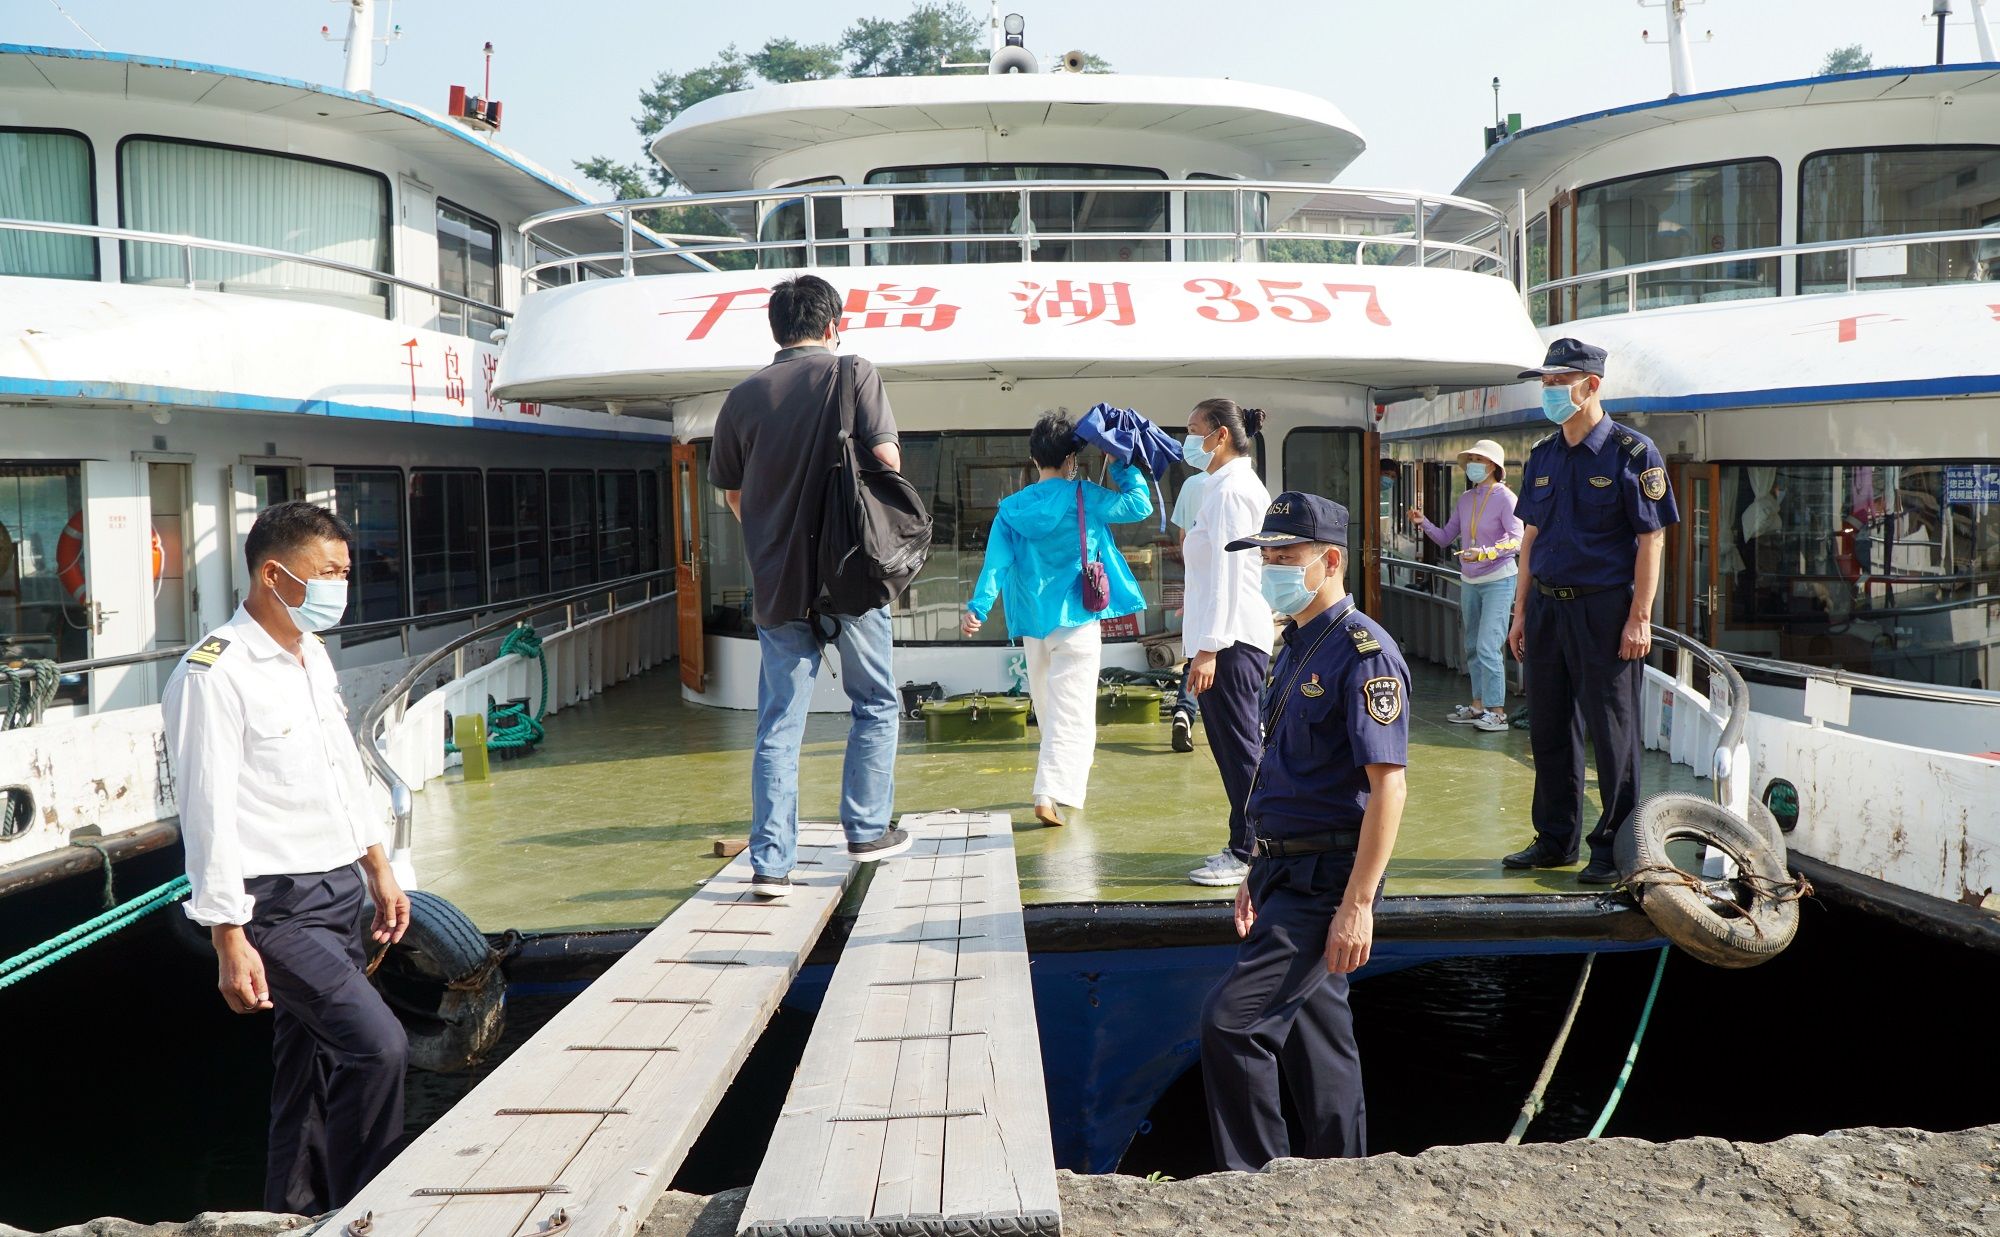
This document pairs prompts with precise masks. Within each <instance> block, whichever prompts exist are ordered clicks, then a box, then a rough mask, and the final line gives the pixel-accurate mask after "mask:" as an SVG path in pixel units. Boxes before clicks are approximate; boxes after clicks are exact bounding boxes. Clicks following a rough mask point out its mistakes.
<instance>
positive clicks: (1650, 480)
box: [1639, 468, 1667, 502]
mask: <svg viewBox="0 0 2000 1237" xmlns="http://www.w3.org/2000/svg"><path fill="white" fill-rule="evenodd" d="M1639 488H1640V489H1642V490H1644V491H1645V492H1646V498H1647V499H1648V501H1651V502H1659V501H1660V500H1661V499H1662V498H1665V497H1666V496H1667V470H1666V469H1664V468H1648V469H1647V470H1646V471H1645V472H1642V473H1640V474H1639Z"/></svg>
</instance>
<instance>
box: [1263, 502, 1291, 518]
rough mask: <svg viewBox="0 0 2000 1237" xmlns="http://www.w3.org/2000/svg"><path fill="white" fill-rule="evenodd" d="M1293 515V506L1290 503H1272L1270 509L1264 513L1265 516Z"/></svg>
mask: <svg viewBox="0 0 2000 1237" xmlns="http://www.w3.org/2000/svg"><path fill="white" fill-rule="evenodd" d="M1291 513H1292V504H1291V503H1290V502H1288V501H1280V502H1275V503H1272V504H1271V506H1270V509H1269V510H1267V511H1266V512H1264V514H1265V515H1290V514H1291Z"/></svg>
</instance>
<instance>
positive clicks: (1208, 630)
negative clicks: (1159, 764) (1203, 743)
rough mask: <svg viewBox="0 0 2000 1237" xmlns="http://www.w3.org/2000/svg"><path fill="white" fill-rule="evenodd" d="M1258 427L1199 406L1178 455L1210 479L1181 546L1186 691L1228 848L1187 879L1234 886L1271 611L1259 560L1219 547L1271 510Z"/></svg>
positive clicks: (1239, 872) (1256, 747) (1259, 416)
mask: <svg viewBox="0 0 2000 1237" xmlns="http://www.w3.org/2000/svg"><path fill="white" fill-rule="evenodd" d="M1263 426H1264V410H1263V409H1261V408H1242V407H1238V406H1237V404H1236V402H1235V401H1234V400H1227V399H1210V400H1203V401H1202V402H1201V403H1199V404H1196V405H1195V407H1194V411H1193V412H1191V413H1189V414H1188V424H1187V431H1188V432H1187V437H1186V439H1184V440H1183V441H1182V443H1181V458H1183V459H1185V460H1186V461H1187V462H1188V463H1189V464H1191V465H1192V466H1194V467H1196V468H1200V469H1202V470H1203V471H1205V472H1206V473H1207V474H1208V486H1207V492H1206V493H1205V494H1203V495H1202V500H1201V513H1200V514H1199V515H1198V516H1196V517H1195V522H1194V527H1193V528H1191V529H1189V530H1188V535H1187V542H1186V544H1185V545H1184V547H1183V549H1182V555H1183V557H1184V558H1185V560H1186V564H1187V584H1186V590H1187V597H1186V602H1185V608H1186V613H1185V616H1184V617H1183V619H1182V621H1181V643H1182V645H1183V646H1184V647H1185V648H1186V650H1187V655H1188V669H1187V692H1188V695H1190V696H1194V697H1197V698H1198V699H1199V700H1200V703H1201V727H1202V730H1203V732H1204V733H1206V734H1207V736H1208V750H1209V751H1211V752H1213V753H1214V754H1215V764H1216V768H1217V769H1219V770H1220V771H1221V773H1222V788H1223V790H1224V791H1225V792H1226V793H1227V794H1228V796H1229V839H1228V842H1227V844H1225V845H1224V846H1223V848H1222V849H1221V850H1220V851H1218V852H1217V853H1216V854H1213V855H1210V856H1209V857H1208V859H1207V861H1206V862H1204V863H1203V864H1202V866H1200V867H1198V868H1196V869H1195V870H1194V871H1192V872H1190V873H1188V879H1189V880H1191V881H1193V882H1194V883H1195V884H1197V885H1214V886H1221V887H1228V886H1231V885H1237V884H1240V883H1241V882H1242V880H1243V878H1244V876H1246V875H1247V874H1248V873H1249V871H1250V850H1251V841H1252V839H1251V837H1250V828H1249V825H1248V824H1247V823H1246V822H1245V821H1244V818H1243V805H1244V803H1245V802H1246V801H1247V800H1248V799H1249V797H1250V781H1251V778H1252V777H1253V776H1254V775H1255V774H1256V771H1257V759H1258V757H1259V756H1260V755H1261V754H1262V752H1263V736H1262V732H1261V726H1260V722H1259V718H1258V710H1257V702H1258V698H1259V696H1260V694H1261V693H1262V691H1263V688H1264V676H1265V675H1266V674H1267V673H1268V672H1269V670H1270V665H1271V607H1270V606H1269V605H1268V604H1266V603H1265V601H1264V594H1263V589H1262V577H1263V570H1264V569H1263V565H1262V563H1261V562H1260V561H1259V560H1258V557H1257V555H1255V554H1231V553H1229V552H1228V551H1227V550H1226V549H1224V548H1223V547H1225V546H1227V545H1228V544H1229V543H1230V542H1232V541H1235V540H1237V539H1238V538H1241V537H1247V536H1249V535H1250V534H1252V533H1254V532H1256V531H1257V530H1258V529H1260V528H1262V527H1263V524H1264V512H1265V509H1266V508H1268V507H1269V506H1270V505H1271V492H1270V491H1269V490H1267V489H1265V488H1264V483H1263V482H1262V481H1261V480H1259V479H1258V477H1257V472H1256V469H1254V468H1253V467H1251V462H1250V454H1249V453H1250V450H1251V442H1252V440H1253V439H1254V438H1255V437H1256V435H1257V431H1259V430H1260V429H1262V428H1263Z"/></svg>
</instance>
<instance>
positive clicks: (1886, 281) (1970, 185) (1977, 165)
mask: <svg viewBox="0 0 2000 1237" xmlns="http://www.w3.org/2000/svg"><path fill="white" fill-rule="evenodd" d="M1969 228H1988V229H1992V231H1993V238H1992V239H1991V240H1966V241H1952V242H1941V243H1936V244H1929V245H1910V246H1907V247H1894V248H1881V249H1866V250H1858V251H1856V252H1855V254H1854V257H1853V260H1854V262H1855V263H1856V266H1855V282H1856V284H1857V285H1858V286H1861V287H1864V288H1928V287H1931V286H1933V285H1936V284H1946V283H1965V282H1968V281H1972V280H1981V279H2000V146H1930V147H1924V148H1921V149H1909V150H1893V149H1892V150H1839V151H1827V152H1824V153H1821V154H1816V155H1808V156H1807V157H1806V158H1805V160H1804V161H1802V162H1801V163H1800V164H1799V240H1800V241H1801V242H1803V243H1811V242H1814V241H1833V240H1850V239H1853V238H1855V237H1862V236H1898V235H1901V234H1904V233H1908V232H1952V231H1958V230H1961V229H1969ZM1848 261H1849V255H1848V254H1846V253H1814V254H1803V255H1801V256H1800V257H1799V291H1801V292H1835V291H1844V290H1845V289H1846V287H1847V264H1848Z"/></svg>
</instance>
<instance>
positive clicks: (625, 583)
mask: <svg viewBox="0 0 2000 1237" xmlns="http://www.w3.org/2000/svg"><path fill="white" fill-rule="evenodd" d="M673 575H674V572H673V570H672V569H665V570H661V571H649V572H644V573H641V574H639V575H634V576H626V577H624V578H623V579H620V580H612V581H609V582H607V583H603V584H593V585H589V586H587V587H584V588H577V589H571V590H569V591H567V592H563V593H554V594H550V595H548V596H546V597H543V598H542V599H540V600H538V601H535V602H532V603H529V604H527V605H525V606H522V607H520V608H519V609H515V610H513V611H511V612H510V613H509V614H508V615H507V616H506V617H505V618H499V619H494V620H493V621H492V622H489V623H482V624H480V625H479V626H476V627H474V628H473V629H472V630H470V631H467V632H464V633H462V634H460V635H458V636H455V637H453V638H452V639H451V640H449V641H447V642H446V643H445V644H444V645H442V646H441V647H439V648H436V649H433V650H432V651H431V652H429V653H426V654H425V655H424V656H422V657H420V658H418V659H417V661H416V662H415V663H414V664H413V665H411V666H410V668H409V669H408V670H405V671H404V672H403V676H402V677H401V678H399V679H397V680H396V681H395V682H394V683H392V684H390V686H389V688H388V689H387V690H386V691H384V692H383V693H382V694H381V695H379V696H377V697H376V698H375V699H374V701H373V702H371V703H370V704H369V706H368V707H367V708H366V709H365V710H363V711H362V714H361V720H360V721H359V722H358V723H357V724H356V725H355V727H354V733H355V737H356V738H357V739H358V740H359V741H360V742H359V744H358V746H359V747H360V748H361V758H362V760H363V761H364V762H366V764H367V765H368V768H369V771H370V772H372V773H373V774H374V775H375V776H376V777H377V778H379V779H381V782H382V784H383V785H384V786H386V787H388V788H389V809H390V811H391V812H392V813H393V814H394V815H395V821H396V830H395V841H394V846H395V849H396V851H397V852H398V853H401V852H404V851H407V850H408V849H409V846H410V832H411V821H412V817H413V815H414V811H415V804H414V801H413V798H412V796H411V793H410V788H409V786H408V785H407V784H405V782H404V781H403V779H402V777H401V776H400V775H398V774H397V772H396V771H395V769H393V768H392V767H390V764H389V758H388V756H387V754H386V753H384V752H383V751H382V748H381V745H380V743H378V742H377V735H376V731H377V729H378V728H379V727H380V726H381V724H382V719H383V717H384V716H385V715H386V714H387V713H388V712H389V710H390V709H391V708H393V707H395V705H396V703H397V702H398V701H400V700H402V699H403V698H404V697H405V696H408V695H409V694H410V692H411V690H412V689H413V688H415V687H416V685H417V684H418V683H420V682H422V681H423V678H424V676H425V675H427V674H429V673H430V672H431V671H432V670H434V669H436V668H437V666H438V665H440V664H441V663H442V662H443V661H444V659H445V658H447V657H449V658H452V659H453V671H452V673H453V676H454V677H456V676H457V675H459V674H462V673H464V669H465V664H464V657H463V653H464V650H465V649H466V647H467V646H468V645H472V644H477V643H478V642H479V641H481V640H486V639H490V638H491V637H493V636H496V635H499V634H501V633H502V632H506V631H509V630H511V629H513V628H515V627H519V626H522V625H524V624H526V623H527V622H528V620H529V619H532V618H534V617H536V616H537V615H541V614H547V613H548V612H550V611H551V610H561V611H563V630H565V631H567V630H569V629H570V628H573V627H575V626H576V624H577V612H578V609H579V605H580V603H582V602H585V601H591V600H595V599H596V598H597V597H599V596H602V597H603V598H604V608H605V612H606V613H610V612H614V611H616V610H617V608H618V596H619V594H620V593H621V592H624V591H626V590H628V589H631V588H634V587H639V586H644V588H645V596H644V597H643V598H642V599H641V600H642V601H655V600H661V599H664V598H669V597H673V596H676V595H677V593H678V590H676V589H671V588H670V589H667V590H665V591H664V592H660V593H655V592H654V591H653V584H654V582H656V581H670V580H672V578H673ZM587 613H593V614H594V613H595V611H594V610H592V611H588V612H587Z"/></svg>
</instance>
